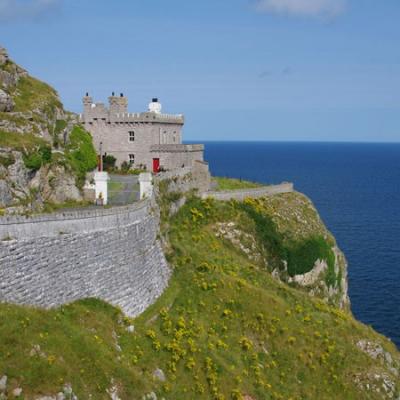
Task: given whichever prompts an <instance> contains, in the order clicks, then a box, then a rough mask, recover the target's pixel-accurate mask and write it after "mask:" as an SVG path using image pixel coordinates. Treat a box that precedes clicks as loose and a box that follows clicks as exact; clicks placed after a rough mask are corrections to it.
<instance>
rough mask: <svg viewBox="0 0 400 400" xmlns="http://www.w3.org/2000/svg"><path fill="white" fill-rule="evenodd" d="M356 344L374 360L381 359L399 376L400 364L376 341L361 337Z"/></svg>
mask: <svg viewBox="0 0 400 400" xmlns="http://www.w3.org/2000/svg"><path fill="white" fill-rule="evenodd" d="M356 346H357V347H358V348H359V349H360V350H361V351H362V352H364V353H365V354H368V355H369V356H370V357H371V358H372V359H374V360H380V361H381V362H382V364H384V365H385V366H386V367H388V369H389V371H390V372H391V373H392V374H394V375H396V376H398V375H399V370H398V368H399V366H398V365H397V364H396V363H395V361H394V360H393V357H392V355H391V354H390V353H389V352H387V351H385V350H384V348H383V347H382V346H381V345H380V344H379V343H375V342H371V341H369V340H367V339H361V340H359V341H358V342H357V343H356Z"/></svg>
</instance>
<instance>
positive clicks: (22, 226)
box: [0, 199, 150, 241]
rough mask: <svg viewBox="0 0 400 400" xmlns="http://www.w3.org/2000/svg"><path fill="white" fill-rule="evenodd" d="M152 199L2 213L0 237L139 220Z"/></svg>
mask: <svg viewBox="0 0 400 400" xmlns="http://www.w3.org/2000/svg"><path fill="white" fill-rule="evenodd" d="M149 207H150V200H149V199H146V200H143V201H140V202H137V203H134V204H130V205H128V206H120V207H112V208H96V207H93V208H84V209H81V210H68V211H59V212H55V213H51V214H40V215H32V216H6V217H0V241H1V240H3V241H4V240H10V239H31V238H37V237H41V236H46V237H48V236H58V235H62V234H68V233H88V232H94V231H101V230H105V229H110V228H112V227H122V226H127V225H131V224H134V223H137V221H140V220H142V219H144V218H145V217H146V216H147V215H148V211H149Z"/></svg>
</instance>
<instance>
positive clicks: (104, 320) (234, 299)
mask: <svg viewBox="0 0 400 400" xmlns="http://www.w3.org/2000/svg"><path fill="white" fill-rule="evenodd" d="M296 196H299V195H296V194H285V195H279V196H276V197H274V198H273V199H272V198H271V199H270V200H267V199H266V200H263V203H264V205H262V206H261V205H259V204H253V203H252V202H250V203H248V204H247V205H246V204H240V203H219V202H214V201H210V200H204V201H202V200H199V199H196V198H193V199H191V200H189V201H188V203H187V204H186V205H185V206H184V207H183V208H182V209H181V210H180V211H179V212H178V213H177V214H176V215H175V216H174V217H173V218H172V219H167V218H166V215H165V214H164V216H163V217H164V222H165V223H164V225H163V226H164V227H165V231H164V234H165V235H167V237H168V241H169V247H168V258H169V261H170V264H171V265H172V266H173V267H174V273H173V276H172V278H171V281H170V285H169V288H168V289H167V290H166V291H165V293H164V294H163V295H162V296H161V297H160V299H159V300H158V301H157V302H156V303H155V304H154V305H153V306H151V307H150V308H149V309H147V310H146V312H145V313H144V314H142V315H141V316H140V317H138V318H136V319H134V320H130V319H127V318H125V317H123V315H122V314H121V313H120V312H119V310H118V309H115V308H113V307H111V306H109V305H106V304H104V303H101V302H99V301H96V300H86V301H81V302H77V303H75V304H72V305H69V306H65V307H62V308H59V309H57V310H53V311H38V310H34V309H29V308H24V307H16V306H10V305H0V320H1V321H7V323H4V324H1V325H0V354H1V356H0V376H1V375H2V374H6V375H7V376H8V377H9V389H10V390H11V388H14V387H17V386H18V387H22V388H23V393H25V398H32V396H33V394H48V395H50V394H52V395H55V394H56V393H57V392H59V391H60V390H62V388H63V386H64V385H65V384H66V383H68V384H71V385H72V388H73V391H74V393H76V395H77V396H78V397H79V399H88V398H93V399H96V400H97V399H109V398H110V395H109V394H107V390H108V392H115V393H118V396H119V398H121V399H122V400H125V399H126V400H128V399H130V400H131V399H142V398H144V397H143V396H144V395H146V394H149V393H151V392H154V393H155V394H156V395H157V398H158V399H161V398H165V399H166V400H168V399H171V400H172V399H174V400H176V399H233V400H234V399H247V400H250V399H285V400H287V399H296V400H297V399H304V400H310V399H318V400H321V399H346V400H352V399H360V400H362V399H386V398H394V397H390V396H394V395H395V394H397V393H398V392H397V389H395V388H394V387H392V386H391V385H393V386H394V385H396V384H397V385H398V384H399V380H398V377H397V376H396V374H395V370H397V371H398V368H399V353H398V352H397V350H396V349H395V347H394V346H393V344H391V342H390V341H389V340H387V339H385V338H384V337H382V336H380V335H378V334H377V333H376V332H374V331H373V330H372V329H371V328H369V327H367V326H365V325H363V324H361V323H359V322H357V321H356V320H354V318H353V317H352V316H351V314H350V313H348V312H345V311H341V310H339V309H337V308H335V307H331V306H329V305H327V304H326V303H324V302H322V301H321V300H318V299H313V298H311V297H310V296H309V295H307V294H305V293H304V292H302V291H299V290H296V289H294V288H290V287H289V286H287V285H285V284H283V283H280V282H279V281H277V280H275V279H273V278H272V276H271V274H270V273H269V271H268V267H266V266H265V260H264V258H266V259H267V261H268V262H270V263H275V262H278V261H277V259H276V253H275V251H283V250H282V247H283V248H284V249H286V250H285V251H287V252H290V251H291V250H290V249H295V251H294V253H295V257H297V259H296V260H297V262H298V263H299V265H303V264H302V262H303V261H302V260H301V259H302V256H299V255H298V254H297V253H296V251H297V247H296V246H295V244H296V243H302V241H303V240H304V238H306V237H315V235H317V234H319V235H320V236H319V237H320V239H319V240H332V239H329V238H325V239H321V238H324V232H320V231H319V229H320V224H319V223H318V221H317V220H315V218H316V217H315V216H306V215H304V214H303V215H302V217H303V223H301V222H300V220H296V219H295V220H293V217H291V216H290V214H288V215H287V220H286V224H283V223H282V225H281V226H280V227H279V229H278V228H277V225H276V222H274V221H272V222H271V226H270V227H269V229H268V230H267V231H265V230H261V229H260V227H259V226H258V225H257V224H258V222H259V221H258V219H259V218H260V216H263V217H265V218H266V220H267V219H268V218H269V217H268V213H267V211H266V210H267V209H268V207H275V208H279V209H280V210H282V207H283V208H284V207H288V206H287V204H290V203H291V202H293V201H300V200H298V199H297V200H296ZM278 203H281V204H283V205H282V206H281V207H278ZM260 204H261V203H260ZM246 207H251V208H253V209H254V210H257V214H254V215H253V214H252V213H251V212H249V210H248V209H246ZM166 210H167V203H164V207H163V212H165V211H166ZM281 217H283V214H282V216H281ZM307 219H308V221H307ZM268 220H269V221H271V220H270V219H268ZM278 220H279V218H278ZM232 223H233V224H235V226H238V227H240V229H241V230H242V231H241V235H242V237H241V241H240V244H241V245H235V244H234V243H233V242H232V241H231V240H230V239H227V238H226V237H224V236H223V235H222V234H221V229H225V228H226V226H228V225H227V224H232ZM290 225H293V226H292V228H293V229H294V231H293V232H292V231H291V232H292V235H291V236H290V235H282V233H281V232H284V231H285V229H286V228H287V227H288V226H290ZM301 225H303V229H300V227H301ZM230 226H232V225H230ZM244 227H245V228H244ZM296 229H298V230H299V232H301V233H299V234H298V235H297V234H296V235H295V234H294V232H296ZM266 232H267V233H268V234H266ZM272 233H273V234H272ZM291 246H294V247H293V248H292V247H291ZM248 249H251V251H250V252H249V251H248ZM315 249H316V250H315ZM315 249H314V250H315V251H322V252H324V251H325V250H324V249H322V250H321V249H319V247H318V246H316V248H315ZM304 262H307V257H306V258H305V259H304ZM132 325H134V330H133V328H129V327H130V326H132ZM132 331H133V332H132ZM362 340H364V341H366V342H367V343H371V346H375V347H374V348H378V349H381V351H380V352H378V353H379V354H378V355H377V357H376V359H374V358H372V357H371V356H370V355H369V354H367V353H366V352H364V351H362V349H360V348H359V347H358V346H357V343H360V341H362ZM389 354H390V355H391V356H390V357H389ZM156 370H161V371H162V372H161V371H158V373H156V375H157V376H158V378H157V377H155V376H154V371H156ZM162 375H165V380H164V379H161V380H160V378H163V376H162ZM367 385H368V386H367ZM397 388H398V386H397ZM378 390H379V391H378ZM389 393H390V395H389ZM90 395H92V397H90ZM246 396H247V397H246ZM150 398H154V397H150Z"/></svg>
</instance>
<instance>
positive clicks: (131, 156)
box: [129, 154, 135, 164]
mask: <svg viewBox="0 0 400 400" xmlns="http://www.w3.org/2000/svg"><path fill="white" fill-rule="evenodd" d="M129 164H135V155H134V154H129Z"/></svg>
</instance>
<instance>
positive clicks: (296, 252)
mask: <svg viewBox="0 0 400 400" xmlns="http://www.w3.org/2000/svg"><path fill="white" fill-rule="evenodd" d="M287 257H288V273H289V275H290V276H295V275H301V274H305V273H307V272H309V271H311V270H312V269H313V267H314V264H315V262H316V261H317V260H325V261H326V262H327V264H328V275H329V282H330V283H331V282H333V283H332V285H334V283H335V279H336V276H335V256H334V254H333V251H332V249H331V248H330V246H329V244H328V243H327V242H326V240H325V239H324V238H323V237H322V236H315V237H311V238H308V239H305V240H304V241H302V242H296V243H294V244H292V245H290V246H288V247H287ZM332 274H333V278H332ZM332 285H331V286H332Z"/></svg>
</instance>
